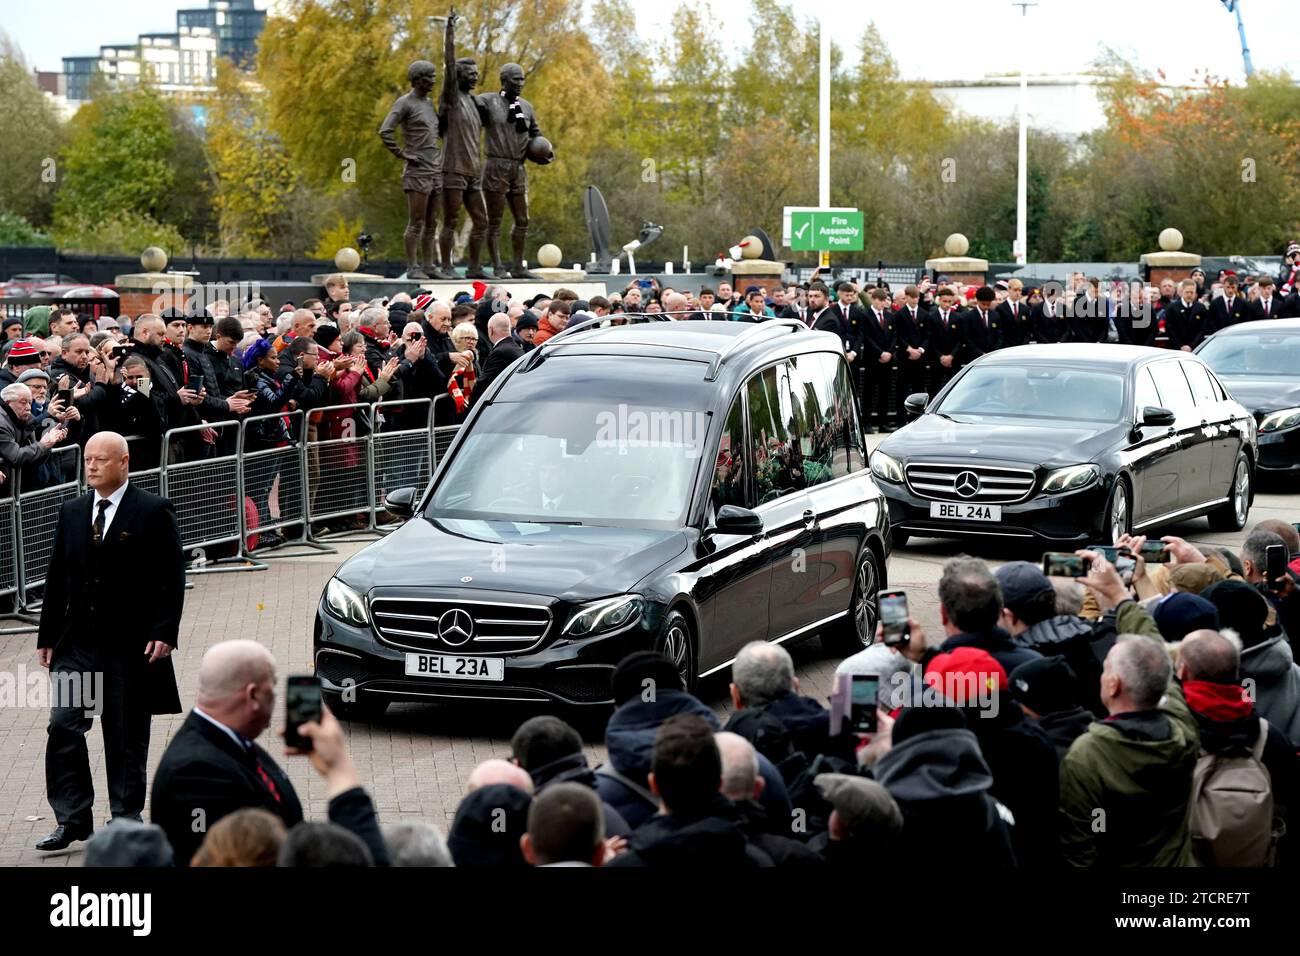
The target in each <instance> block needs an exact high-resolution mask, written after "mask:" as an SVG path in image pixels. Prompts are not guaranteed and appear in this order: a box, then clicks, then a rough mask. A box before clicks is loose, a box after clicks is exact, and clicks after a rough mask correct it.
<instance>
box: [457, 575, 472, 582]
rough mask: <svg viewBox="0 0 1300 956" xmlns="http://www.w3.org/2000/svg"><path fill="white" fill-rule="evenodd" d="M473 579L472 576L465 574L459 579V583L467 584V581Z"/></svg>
mask: <svg viewBox="0 0 1300 956" xmlns="http://www.w3.org/2000/svg"><path fill="white" fill-rule="evenodd" d="M473 580H474V578H473V576H472V575H469V574H467V575H465V576H464V577H463V578H461V579H460V583H461V584H469V582H471V581H473Z"/></svg>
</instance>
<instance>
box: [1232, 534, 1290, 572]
mask: <svg viewBox="0 0 1300 956" xmlns="http://www.w3.org/2000/svg"><path fill="white" fill-rule="evenodd" d="M1270 545H1279V546H1281V547H1282V548H1284V549H1285V548H1286V542H1285V541H1283V540H1282V536H1281V535H1280V534H1274V533H1273V532H1272V531H1252V532H1251V533H1250V534H1248V535H1247V536H1246V540H1245V541H1243V542H1242V544H1241V560H1242V561H1249V562H1250V563H1251V564H1253V565H1254V566H1255V573H1256V574H1259V575H1263V574H1264V573H1265V572H1266V571H1267V570H1268V548H1269V546H1270Z"/></svg>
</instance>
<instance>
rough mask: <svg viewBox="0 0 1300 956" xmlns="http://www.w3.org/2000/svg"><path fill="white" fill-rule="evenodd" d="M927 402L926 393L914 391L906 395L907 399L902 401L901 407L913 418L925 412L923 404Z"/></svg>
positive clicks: (928, 398) (928, 401) (928, 399)
mask: <svg viewBox="0 0 1300 956" xmlns="http://www.w3.org/2000/svg"><path fill="white" fill-rule="evenodd" d="M929 404H930V396H929V394H928V393H926V392H916V393H915V394H913V395H909V396H907V400H906V401H905V402H903V408H904V409H905V410H906V411H907V414H909V415H911V416H912V417H913V418H919V417H920V416H922V415H924V414H925V406H927V405H929Z"/></svg>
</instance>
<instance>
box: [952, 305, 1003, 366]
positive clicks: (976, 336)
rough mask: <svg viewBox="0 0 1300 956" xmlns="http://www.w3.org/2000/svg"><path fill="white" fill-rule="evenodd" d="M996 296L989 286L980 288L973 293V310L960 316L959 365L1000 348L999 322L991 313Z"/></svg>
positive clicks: (993, 313)
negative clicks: (960, 348)
mask: <svg viewBox="0 0 1300 956" xmlns="http://www.w3.org/2000/svg"><path fill="white" fill-rule="evenodd" d="M997 298H998V294H997V293H996V292H995V291H994V290H993V288H992V287H991V286H986V285H985V286H980V287H979V289H977V290H976V292H975V308H973V309H967V310H966V311H965V312H964V313H963V314H962V316H961V319H960V320H959V322H960V327H961V336H962V355H961V364H962V365H969V364H970V363H971V362H973V361H975V360H976V359H977V358H979V357H980V356H981V355H984V354H986V353H988V352H996V351H997V350H998V349H1000V348H1001V347H1002V331H1001V320H1000V319H999V318H998V315H997V313H996V312H994V311H993V303H995V302H996V301H997Z"/></svg>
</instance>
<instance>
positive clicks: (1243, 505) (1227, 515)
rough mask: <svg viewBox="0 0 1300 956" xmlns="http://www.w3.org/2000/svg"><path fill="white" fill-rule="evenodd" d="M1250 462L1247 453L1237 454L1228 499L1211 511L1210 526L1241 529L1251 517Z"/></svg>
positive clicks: (1219, 528) (1217, 529) (1225, 529)
mask: <svg viewBox="0 0 1300 956" xmlns="http://www.w3.org/2000/svg"><path fill="white" fill-rule="evenodd" d="M1250 488H1251V485H1250V462H1248V461H1247V460H1246V456H1245V455H1241V454H1239V455H1237V464H1236V465H1235V466H1234V467H1233V469H1232V484H1231V485H1229V486H1228V500H1227V502H1226V503H1225V504H1223V505H1222V506H1220V507H1218V508H1215V509H1214V510H1213V511H1211V512H1210V514H1209V518H1210V527H1211V528H1213V529H1214V530H1215V531H1240V530H1241V529H1242V528H1244V527H1246V521H1247V519H1248V518H1249V517H1250Z"/></svg>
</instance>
